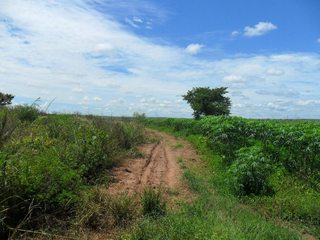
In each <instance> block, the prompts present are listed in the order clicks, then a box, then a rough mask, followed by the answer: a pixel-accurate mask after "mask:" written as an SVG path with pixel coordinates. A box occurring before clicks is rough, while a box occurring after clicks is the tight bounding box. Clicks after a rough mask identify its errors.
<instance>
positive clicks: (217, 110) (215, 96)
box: [182, 87, 231, 119]
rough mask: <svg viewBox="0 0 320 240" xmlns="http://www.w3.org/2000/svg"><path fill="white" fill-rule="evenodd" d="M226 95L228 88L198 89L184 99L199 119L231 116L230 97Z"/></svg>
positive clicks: (190, 91) (188, 93) (191, 91)
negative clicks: (202, 117)
mask: <svg viewBox="0 0 320 240" xmlns="http://www.w3.org/2000/svg"><path fill="white" fill-rule="evenodd" d="M226 93H228V91H227V88H226V87H220V88H209V87H196V88H193V89H192V90H189V91H188V92H187V94H186V95H183V96H182V97H183V99H184V100H186V101H187V102H188V103H189V104H190V106H191V108H192V109H193V116H194V117H195V118H196V119H198V118H199V117H201V116H207V115H214V116H219V115H229V114H230V107H231V101H230V98H229V97H226V96H224V95H225V94H226Z"/></svg>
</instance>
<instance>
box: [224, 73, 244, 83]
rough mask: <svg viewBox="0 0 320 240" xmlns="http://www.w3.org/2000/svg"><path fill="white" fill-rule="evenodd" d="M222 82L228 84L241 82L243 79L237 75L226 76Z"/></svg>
mask: <svg viewBox="0 0 320 240" xmlns="http://www.w3.org/2000/svg"><path fill="white" fill-rule="evenodd" d="M223 80H224V81H229V82H242V81H243V80H244V79H243V78H242V77H241V76H238V75H228V76H225V77H224V78H223Z"/></svg>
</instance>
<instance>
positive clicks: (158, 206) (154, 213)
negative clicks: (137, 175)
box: [141, 188, 166, 218]
mask: <svg viewBox="0 0 320 240" xmlns="http://www.w3.org/2000/svg"><path fill="white" fill-rule="evenodd" d="M141 202H142V213H143V215H144V216H149V217H154V218H157V217H161V216H164V215H165V214H166V203H165V202H164V200H163V198H162V193H161V191H160V190H155V189H152V188H146V189H144V191H143V194H142V197H141Z"/></svg>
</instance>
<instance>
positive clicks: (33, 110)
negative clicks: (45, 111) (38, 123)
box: [13, 105, 41, 122]
mask: <svg viewBox="0 0 320 240" xmlns="http://www.w3.org/2000/svg"><path fill="white" fill-rule="evenodd" d="M13 111H14V113H15V115H16V116H17V118H18V119H19V120H20V121H23V122H33V121H34V120H36V119H37V118H38V116H40V115H41V111H40V110H39V109H38V108H37V107H35V106H29V105H19V106H16V107H14V109H13Z"/></svg>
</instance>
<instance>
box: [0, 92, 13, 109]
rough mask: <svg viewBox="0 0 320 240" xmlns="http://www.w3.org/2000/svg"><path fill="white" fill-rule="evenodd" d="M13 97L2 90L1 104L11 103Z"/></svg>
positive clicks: (0, 95)
mask: <svg viewBox="0 0 320 240" xmlns="http://www.w3.org/2000/svg"><path fill="white" fill-rule="evenodd" d="M13 98H14V96H13V95H11V94H7V93H2V92H0V106H6V105H10V104H11V101H12V99H13Z"/></svg>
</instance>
